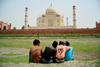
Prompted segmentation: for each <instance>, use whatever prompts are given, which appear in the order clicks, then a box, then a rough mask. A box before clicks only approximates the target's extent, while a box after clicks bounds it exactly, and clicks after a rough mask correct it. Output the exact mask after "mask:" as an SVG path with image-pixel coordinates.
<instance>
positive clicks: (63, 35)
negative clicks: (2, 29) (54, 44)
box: [0, 34, 100, 38]
mask: <svg viewBox="0 0 100 67" xmlns="http://www.w3.org/2000/svg"><path fill="white" fill-rule="evenodd" d="M91 36H93V37H97V38H100V34H0V37H63V38H66V37H91Z"/></svg>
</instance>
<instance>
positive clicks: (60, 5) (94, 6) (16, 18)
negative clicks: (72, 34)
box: [0, 0, 100, 29]
mask: <svg viewBox="0 0 100 67" xmlns="http://www.w3.org/2000/svg"><path fill="white" fill-rule="evenodd" d="M51 3H52V6H53V7H54V8H55V9H56V10H57V12H58V13H59V14H60V15H61V16H62V15H64V25H66V17H68V22H69V25H73V8H72V6H73V5H75V6H76V20H77V21H76V25H77V28H87V27H88V28H94V27H95V26H96V25H95V22H96V21H98V22H99V21H100V0H0V18H1V19H2V20H3V21H4V22H6V23H8V24H9V23H11V24H12V28H13V27H14V26H15V27H16V28H17V29H21V27H22V26H23V25H25V22H24V21H25V7H28V24H29V25H30V26H36V22H37V18H38V17H40V16H41V15H42V14H43V13H45V12H46V9H47V8H48V7H50V4H51Z"/></svg>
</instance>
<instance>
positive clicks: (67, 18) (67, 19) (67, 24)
mask: <svg viewBox="0 0 100 67" xmlns="http://www.w3.org/2000/svg"><path fill="white" fill-rule="evenodd" d="M66 21H67V23H66V26H68V17H67V18H66Z"/></svg>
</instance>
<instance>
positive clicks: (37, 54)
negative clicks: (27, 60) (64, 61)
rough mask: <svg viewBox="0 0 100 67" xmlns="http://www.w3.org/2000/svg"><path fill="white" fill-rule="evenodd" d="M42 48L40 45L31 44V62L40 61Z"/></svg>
mask: <svg viewBox="0 0 100 67" xmlns="http://www.w3.org/2000/svg"><path fill="white" fill-rule="evenodd" d="M41 51H42V48H41V47H40V46H37V45H36V46H32V47H31V48H30V52H31V62H40V59H41Z"/></svg>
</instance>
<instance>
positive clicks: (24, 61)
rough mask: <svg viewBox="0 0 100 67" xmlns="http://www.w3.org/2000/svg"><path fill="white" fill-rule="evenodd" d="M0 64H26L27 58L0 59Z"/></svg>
mask: <svg viewBox="0 0 100 67" xmlns="http://www.w3.org/2000/svg"><path fill="white" fill-rule="evenodd" d="M0 62H2V63H8V62H13V63H28V56H22V57H11V58H9V57H0Z"/></svg>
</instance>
